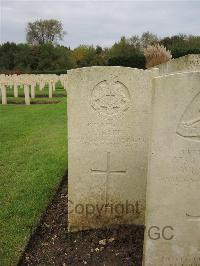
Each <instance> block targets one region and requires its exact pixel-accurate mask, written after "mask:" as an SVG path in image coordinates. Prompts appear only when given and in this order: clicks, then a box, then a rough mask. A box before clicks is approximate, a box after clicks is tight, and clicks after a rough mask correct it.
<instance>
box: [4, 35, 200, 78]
mask: <svg viewBox="0 0 200 266" xmlns="http://www.w3.org/2000/svg"><path fill="white" fill-rule="evenodd" d="M155 44H160V45H163V46H164V47H166V49H167V50H169V51H171V54H172V56H173V58H177V57H180V56H184V55H187V54H199V53H200V36H193V35H184V34H179V35H175V36H171V37H165V38H163V39H159V38H158V37H157V35H155V34H153V33H151V32H148V31H147V32H144V33H143V34H142V35H141V36H137V35H133V36H131V37H130V38H126V37H124V36H123V37H121V39H120V40H119V41H118V42H116V43H114V44H113V46H111V47H110V48H102V47H101V46H99V45H98V46H96V47H94V46H92V45H79V46H78V47H76V48H75V49H73V50H71V49H70V48H68V47H64V46H61V45H53V44H51V43H46V44H42V45H28V44H15V43H9V42H7V43H4V44H2V45H0V73H7V74H9V73H11V74H12V73H19V74H20V73H33V74H40V73H41V74H53V73H55V74H65V73H66V71H67V70H68V69H72V68H77V67H88V66H106V65H109V66H110V65H119V66H127V67H137V68H145V58H144V49H145V47H147V46H148V45H155Z"/></svg>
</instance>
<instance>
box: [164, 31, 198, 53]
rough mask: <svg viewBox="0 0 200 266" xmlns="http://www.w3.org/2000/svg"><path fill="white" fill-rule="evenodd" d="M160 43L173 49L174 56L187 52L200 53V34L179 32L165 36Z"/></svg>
mask: <svg viewBox="0 0 200 266" xmlns="http://www.w3.org/2000/svg"><path fill="white" fill-rule="evenodd" d="M160 44H162V45H164V46H165V47H166V48H167V49H168V50H170V51H171V53H172V56H173V58H177V57H180V56H184V55H187V54H200V36H193V35H185V34H179V35H174V36H172V37H165V38H163V39H162V40H161V41H160Z"/></svg>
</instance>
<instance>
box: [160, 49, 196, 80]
mask: <svg viewBox="0 0 200 266" xmlns="http://www.w3.org/2000/svg"><path fill="white" fill-rule="evenodd" d="M156 67H157V68H159V73H160V75H165V74H170V73H177V72H188V71H200V55H199V54H190V55H186V56H182V57H179V58H176V59H172V60H170V61H168V62H167V63H164V64H160V65H158V66H156Z"/></svg>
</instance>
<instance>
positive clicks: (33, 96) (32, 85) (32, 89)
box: [31, 83, 35, 99]
mask: <svg viewBox="0 0 200 266" xmlns="http://www.w3.org/2000/svg"><path fill="white" fill-rule="evenodd" d="M31 98H32V99H34V98H35V86H34V84H33V83H31Z"/></svg>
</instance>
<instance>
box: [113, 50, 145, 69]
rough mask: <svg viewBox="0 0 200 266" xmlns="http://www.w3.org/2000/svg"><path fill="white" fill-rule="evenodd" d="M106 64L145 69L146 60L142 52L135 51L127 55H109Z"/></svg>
mask: <svg viewBox="0 0 200 266" xmlns="http://www.w3.org/2000/svg"><path fill="white" fill-rule="evenodd" d="M108 65H109V66H125V67H133V68H141V69H145V65H146V60H145V57H144V55H143V54H142V53H137V54H134V55H132V56H129V57H122V56H121V57H120V56H119V57H111V58H109V60H108Z"/></svg>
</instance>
